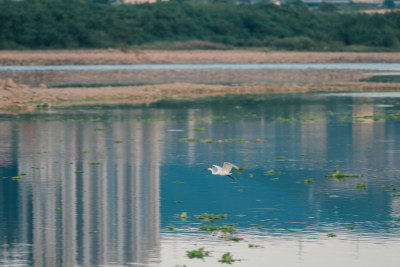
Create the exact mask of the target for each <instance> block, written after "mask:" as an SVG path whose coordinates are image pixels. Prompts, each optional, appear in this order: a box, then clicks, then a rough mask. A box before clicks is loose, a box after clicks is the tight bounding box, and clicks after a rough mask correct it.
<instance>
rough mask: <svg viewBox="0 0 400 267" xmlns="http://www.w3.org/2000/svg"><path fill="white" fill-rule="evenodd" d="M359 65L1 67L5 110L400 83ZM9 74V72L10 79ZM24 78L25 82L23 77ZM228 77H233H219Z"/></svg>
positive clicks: (65, 55)
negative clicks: (369, 78)
mask: <svg viewBox="0 0 400 267" xmlns="http://www.w3.org/2000/svg"><path fill="white" fill-rule="evenodd" d="M309 62H318V63H323V62H400V54H397V53H307V52H269V53H265V52H257V51H152V50H146V51H130V52H126V53H124V52H121V51H116V50H90V51H84V50H78V51H0V64H1V65H52V64H58V65H66V64H67V65H68V64H148V63H154V64H156V63H157V64H159V63H169V64H171V63H309ZM362 75H363V73H362V71H358V70H352V71H349V70H344V71H333V70H285V71H281V70H268V72H263V71H248V70H244V71H239V72H238V71H236V72H230V71H219V72H218V71H215V70H206V71H194V72H193V71H189V70H183V71H181V72H176V71H174V70H170V71H168V72H144V73H141V72H123V71H118V72H95V73H90V72H77V73H73V72H69V73H57V72H49V73H41V74H40V75H39V76H38V75H37V73H36V74H32V73H22V74H21V73H19V74H15V73H12V72H10V73H7V72H4V71H3V72H2V73H0V110H1V112H3V113H4V112H26V111H32V110H34V109H35V108H37V106H38V105H39V106H41V105H43V104H44V105H45V106H46V105H51V106H65V105H83V104H119V103H150V102H154V101H158V100H159V99H165V98H174V99H181V98H184V99H188V98H191V99H195V98H197V97H203V96H212V95H221V94H258V93H290V92H313V91H399V90H400V84H382V83H379V84H378V83H364V82H358V81H359V79H360V78H361V77H363V76H362ZM11 78H12V79H11ZM140 79H142V80H143V81H148V80H149V79H151V81H152V83H154V84H152V85H137V86H119V87H114V86H113V87H111V86H99V87H94V88H72V87H71V88H62V89H61V88H53V89H49V88H47V87H46V85H49V83H57V82H61V83H64V84H68V81H72V80H73V81H79V82H80V83H95V82H97V83H105V84H107V83H109V84H113V83H118V82H122V83H130V82H132V81H133V82H137V83H138V84H140V83H141V82H142V80H140ZM24 83H25V84H27V85H24ZM221 84H229V85H221Z"/></svg>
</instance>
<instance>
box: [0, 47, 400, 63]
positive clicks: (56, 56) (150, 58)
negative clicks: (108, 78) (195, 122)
mask: <svg viewBox="0 0 400 267" xmlns="http://www.w3.org/2000/svg"><path fill="white" fill-rule="evenodd" d="M324 62H325V63H340V62H400V53H350V52H346V53H342V52H262V51H248V50H187V51H159V50H128V51H126V52H122V51H120V50H113V49H109V50H50V51H0V65H77V64H83V65H88V64H90V65H92V64H94V65H96V64H196V63H197V64H207V63H208V64H210V63H324Z"/></svg>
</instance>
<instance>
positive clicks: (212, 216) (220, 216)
mask: <svg viewBox="0 0 400 267" xmlns="http://www.w3.org/2000/svg"><path fill="white" fill-rule="evenodd" d="M196 218H197V219H198V220H201V221H209V222H214V221H218V220H221V219H226V218H228V215H226V214H211V213H203V214H201V215H198V216H196Z"/></svg>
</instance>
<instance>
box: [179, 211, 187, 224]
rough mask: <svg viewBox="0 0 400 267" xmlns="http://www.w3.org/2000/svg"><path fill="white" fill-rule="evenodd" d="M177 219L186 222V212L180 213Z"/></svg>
mask: <svg viewBox="0 0 400 267" xmlns="http://www.w3.org/2000/svg"><path fill="white" fill-rule="evenodd" d="M178 218H179V219H181V221H182V222H186V220H187V213H186V211H184V212H182V213H181V214H179V215H178Z"/></svg>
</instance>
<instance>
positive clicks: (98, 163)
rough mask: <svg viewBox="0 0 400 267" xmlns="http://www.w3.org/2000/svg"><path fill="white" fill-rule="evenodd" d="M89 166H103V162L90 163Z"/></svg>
mask: <svg viewBox="0 0 400 267" xmlns="http://www.w3.org/2000/svg"><path fill="white" fill-rule="evenodd" d="M88 164H89V165H93V166H96V165H101V164H103V162H99V161H95V162H89V163H88Z"/></svg>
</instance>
